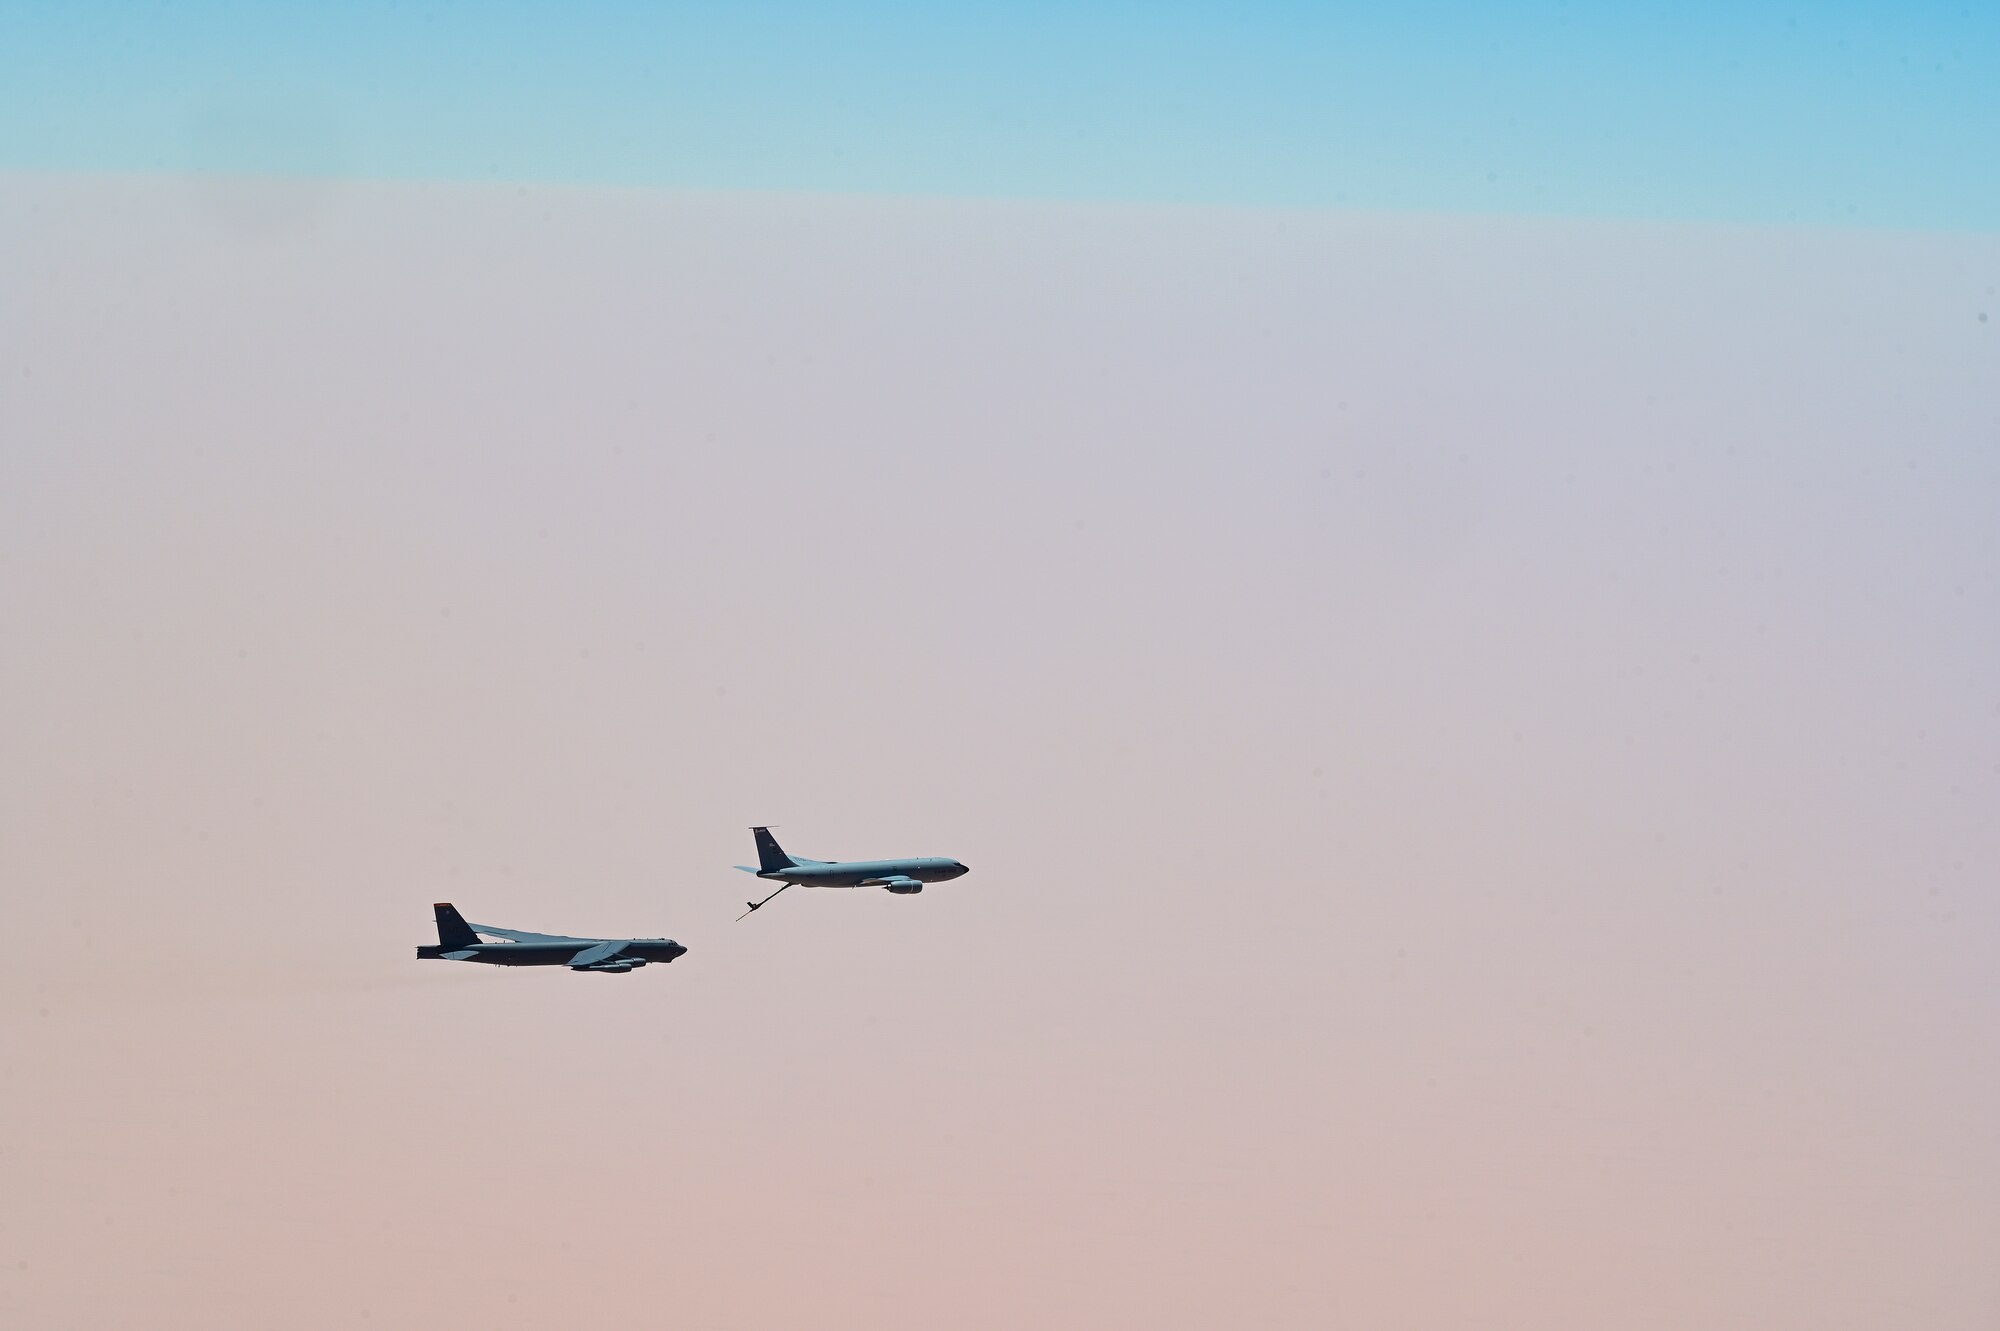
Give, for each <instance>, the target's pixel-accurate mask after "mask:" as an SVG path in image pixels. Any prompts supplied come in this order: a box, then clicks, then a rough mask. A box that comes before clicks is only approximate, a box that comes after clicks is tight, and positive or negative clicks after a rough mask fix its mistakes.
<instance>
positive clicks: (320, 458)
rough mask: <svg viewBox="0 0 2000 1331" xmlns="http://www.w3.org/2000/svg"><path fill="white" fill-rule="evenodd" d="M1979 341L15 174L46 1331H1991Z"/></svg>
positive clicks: (1739, 284) (1273, 237)
mask: <svg viewBox="0 0 2000 1331" xmlns="http://www.w3.org/2000/svg"><path fill="white" fill-rule="evenodd" d="M1996 283H2000V238H1995V237H1992V236H1984V237H1982V236H1952V235H1944V234H1933V235H1921V234H1891V233H1882V232H1868V231H1849V232H1816V231H1806V230H1781V229H1750V228H1744V229H1732V228H1724V227H1694V226H1686V227H1668V226H1656V225H1643V224H1613V223H1580V222H1578V223H1572V222H1556V221H1532V220H1499V219H1478V218H1451V219H1446V218H1414V217H1399V216H1381V215H1378V216H1369V215H1314V214H1308V213H1278V212H1270V213H1259V212H1250V211H1243V212H1227V211H1214V212H1204V211H1195V210H1178V211H1177V210H1166V209H1149V208H1142V207H1129V208H1126V207H1111V206H1104V207H1096V206H1054V205H1029V204H997V203H991V204H990V203H940V202H923V201H888V200H876V201H858V200H843V199H835V198H805V197H794V196H784V195H771V196H763V197H758V196H739V197H721V196H715V197H705V196H689V195H675V194H666V193H644V192H616V191H585V190H560V189H545V188H528V189H516V188H514V187H511V186H504V187H503V186H495V187H473V186H352V185H340V186H335V185H321V184H314V183H309V182H308V183H295V184H289V185H277V184H263V185H252V184H241V183H237V184H219V183H210V184H205V185H196V184H190V183H188V182H186V181H178V180H173V179H167V178H161V179H150V180H139V179H131V180H121V179H83V178H57V177H31V176H16V177H12V178H5V179H0V900H4V904H5V907H6V910H5V924H6V928H7V930H8V932H9V934H10V936H11V943H10V946H9V947H8V954H9V962H8V965H7V967H6V968H5V969H4V971H0V996H4V1007H0V1037H4V1041H5V1043H4V1047H3V1048H4V1057H5V1068H6V1073H7V1075H6V1077H5V1080H4V1082H3V1083H0V1322H4V1323H5V1324H6V1325H8V1326H21V1327H35V1328H45V1327H46V1328H90V1329H95V1328H130V1327H147V1328H159V1329H160V1331H212V1329H214V1328H270V1327H278V1326H282V1327H287V1328H328V1329H329V1331H330V1329H332V1328H343V1329H346V1328H354V1327H357V1326H380V1327H434V1326H441V1325H460V1324H466V1325H481V1326H489V1327H503V1328H504V1327H529V1326H546V1325H549V1324H551V1323H552V1322H554V1321H558V1320H560V1321H579V1320H588V1321H592V1322H607V1323H609V1322H617V1321H626V1322H630V1323H632V1324H635V1325H674V1326H679V1327H689V1328H767V1327H769V1328H781V1327H782V1328H799V1327H814V1328H850V1327H851V1328H869V1329H871V1331H873V1329H881V1331H900V1329H902V1328H910V1329H915V1328H936V1327H960V1328H972V1329H975V1331H983V1329H986V1328H992V1329H994V1331H998V1329H1000V1328H1019V1327H1030V1326H1032V1327H1049V1328H1059V1329H1060V1328H1127V1327H1129V1328H1135V1329H1138V1328H1144V1329H1145V1331H1160V1329H1178V1328H1186V1329H1188V1331H1196V1329H1200V1331H1209V1329H1211V1328H1215V1327H1222V1326H1245V1327H1260V1328H1262V1327H1268V1328H1321V1327H1354V1328H1366V1329H1367V1331H1394V1329H1396V1328H1412V1329H1423V1331H1431V1329H1435V1331H1462V1329H1464V1328H1469V1327H1479V1328H1518V1329H1519V1331H1558V1329H1564V1328H1574V1329H1575V1331H1607V1329H1610V1328H1616V1331H1692V1329H1697V1328H1698V1329H1700V1331H1718V1329H1721V1328H1757V1329H1758V1331H1768V1329H1771V1328H1797V1329H1798V1331H1847V1329H1850V1328H1851V1329H1852V1331H1881V1329H1882V1328H1889V1327H1897V1328H1903V1327H1909V1328H1917V1327H1921V1328H1926V1329H1944V1331H1990V1328H1992V1327H1993V1326H1994V1325H1995V1324H1996V1323H2000V1126H1996V1125H2000V1049H1996V1045H1995V1041H1994V1031H1995V1030H1996V1028H2000V986H1996V983H1995V981H1994V978H1993V976H1994V970H1993V957H1994V954H1995V947H1996V944H2000V900H1996V897H1995V893H1994V884H1993V876H1992V875H1993V865H1994V863H1995V855H1996V851H2000V818H1996V811H1997V810H1996V797H2000V627H1996V626H1997V625H2000V617H1996V613H1995V608H1996V606H2000V534H1996V523H1995V519H1994V514H1995V512H1996V508H2000V391H1997V390H2000V297H1996V296H1995V294H1994V289H1995V284H1996ZM1982 314H1985V315H1987V316H1988V318H1987V319H1985V320H1982V319H1981V317H1980V316H1981V315H1982ZM760 822H771V823H775V824H778V825H779V832H780V835H781V837H782V838H783V839H784V841H785V843H786V845H787V846H788V847H789V848H791V849H793V850H796V851H798V852H799V853H802V854H807V855H814V856H820V857H843V856H873V855H882V854H897V853H912V854H941V855H955V856H958V857H960V858H963V859H964V860H966V861H967V862H968V863H969V864H971V865H972V866H973V869H974V872H973V874H972V876H971V877H969V878H966V879H964V880H963V881H961V882H958V883H953V884H949V885H944V886H941V887H938V888H934V889H932V890H930V891H926V892H925V893H924V894H923V895H922V896H921V897H914V898H896V897H891V896H888V895H887V894H883V893H875V892H854V893H833V892H821V893H805V892H793V893H788V894H787V895H786V896H785V897H784V898H783V899H782V900H780V901H779V902H778V903H777V904H776V906H774V908H773V909H772V910H770V911H768V912H765V913H762V914H760V915H758V916H757V917H755V918H754V919H753V920H749V921H745V922H744V923H743V924H741V925H736V924H732V923H731V918H732V916H733V915H734V914H736V913H737V911H738V910H740V909H741V907H740V902H741V901H742V900H743V898H744V896H745V892H746V889H747V887H748V886H750V884H749V883H748V881H747V880H746V879H745V878H743V876H742V875H739V874H736V873H733V872H732V871H731V870H730V869H729V867H728V866H729V865H730V864H733V863H740V862H743V861H744V860H745V859H746V858H748V857H749V855H750V853H751V852H750V846H749V837H748V833H747V832H746V831H745V830H744V829H745V828H746V827H747V826H748V825H749V824H751V823H760ZM434 900H453V901H456V902H458V903H459V904H460V905H461V906H462V907H463V908H464V910H465V911H466V913H467V914H468V915H469V916H471V917H472V918H474V919H481V920H490V921H494V922H498V923H502V924H513V925H519V926H522V927H525V928H531V929H544V930H558V931H564V932H575V933H600V932H601V933H613V934H624V933H642V934H667V935H670V936H672V937H674V938H677V939H679V940H680V941H681V942H683V943H685V944H686V945H687V946H688V947H689V948H690V951H689V953H688V955H687V956H686V957H684V958H683V959H681V960H680V961H677V962H675V963H674V964H673V965H672V966H671V967H666V968H651V969H648V970H646V971H643V972H641V973H639V974H637V975H635V976H632V977H628V978H625V979H617V980H613V979H606V978H603V977H597V976H571V975H567V974H560V973H548V972H523V973H518V974H515V973H493V972H489V971H485V970H480V969H476V968H472V967H452V966H446V965H442V964H435V963H419V962H417V961H415V960H414V959H413V949H414V948H415V946H416V945H417V944H419V943H422V942H425V941H428V940H431V939H432V938H433V937H434V936H433V934H432V931H431V924H430V917H429V905H430V903H431V902H432V901H434Z"/></svg>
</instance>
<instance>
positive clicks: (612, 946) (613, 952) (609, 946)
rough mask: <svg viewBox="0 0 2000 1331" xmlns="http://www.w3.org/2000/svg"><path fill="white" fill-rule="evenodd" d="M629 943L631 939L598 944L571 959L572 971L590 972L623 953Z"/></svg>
mask: <svg viewBox="0 0 2000 1331" xmlns="http://www.w3.org/2000/svg"><path fill="white" fill-rule="evenodd" d="M629 941H630V940H629V939H624V938H619V939H614V940H612V941H610V942H606V943H598V944H596V945H595V946H593V947H587V948H585V949H584V950H583V951H581V952H579V953H577V954H576V955H575V956H573V957H571V958H570V959H569V965H570V968H571V969H572V970H588V969H589V968H590V967H592V966H595V965H597V964H598V963H599V962H604V961H609V960H611V958H613V957H615V956H617V955H618V954H619V953H620V952H623V951H624V950H625V944H626V943H627V942H629Z"/></svg>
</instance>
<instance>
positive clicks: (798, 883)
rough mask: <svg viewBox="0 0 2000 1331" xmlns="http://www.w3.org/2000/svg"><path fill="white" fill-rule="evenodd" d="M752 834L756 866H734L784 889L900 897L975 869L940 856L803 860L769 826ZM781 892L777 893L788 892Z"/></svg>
mask: <svg viewBox="0 0 2000 1331" xmlns="http://www.w3.org/2000/svg"><path fill="white" fill-rule="evenodd" d="M750 831H751V834H752V835H754V836H755V837H756V838H757V867H756V868H754V869H753V868H751V867H750V866H749V865H747V864H739V865H736V866H735V867H736V868H738V869H741V870H742V871H743V872H744V873H754V874H756V875H757V876H758V877H759V878H762V879H765V880H767V881H769V882H774V883H783V884H784V885H785V887H880V888H884V889H886V890H888V891H890V892H895V893H897V894H899V895H905V896H906V895H908V894H910V893H913V892H921V891H923V890H924V884H925V883H943V882H948V881H949V880H951V879H953V878H963V877H964V876H965V875H966V874H969V873H971V872H972V870H970V869H968V868H966V867H965V866H964V865H963V864H960V863H959V862H958V861H957V860H948V859H942V858H937V857H931V858H925V859H915V860H844V861H843V860H802V859H800V858H799V857H798V856H796V855H787V854H785V852H784V848H783V847H781V846H780V845H778V842H777V839H776V838H775V837H773V836H772V835H771V829H770V828H768V827H753V828H751V829H750ZM785 887H781V888H779V889H778V892H782V891H784V890H785ZM778 892H773V893H772V894H771V896H769V897H765V898H764V901H747V902H745V903H744V904H745V905H746V906H748V907H750V910H746V911H744V912H743V915H738V916H737V917H736V918H737V919H739V920H740V919H742V918H743V916H744V915H748V914H749V913H750V911H751V910H758V909H761V908H762V907H763V905H764V902H765V901H769V900H771V898H772V897H775V896H777V895H778Z"/></svg>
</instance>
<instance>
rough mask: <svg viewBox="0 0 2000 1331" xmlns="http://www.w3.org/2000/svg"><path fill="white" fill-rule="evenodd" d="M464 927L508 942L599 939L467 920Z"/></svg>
mask: <svg viewBox="0 0 2000 1331" xmlns="http://www.w3.org/2000/svg"><path fill="white" fill-rule="evenodd" d="M465 927H466V928H468V929H470V930H472V932H474V933H476V934H492V935H493V936H494V937H495V938H504V939H506V940H507V941H508V942H510V943H576V944H578V945H579V946H581V945H582V944H585V943H595V942H598V941H600V940H598V939H595V938H571V937H570V936H569V935H568V934H532V933H529V932H528V931H527V930H526V929H499V928H495V927H494V926H493V925H490V924H472V923H470V922H468V923H467V924H466V926H465Z"/></svg>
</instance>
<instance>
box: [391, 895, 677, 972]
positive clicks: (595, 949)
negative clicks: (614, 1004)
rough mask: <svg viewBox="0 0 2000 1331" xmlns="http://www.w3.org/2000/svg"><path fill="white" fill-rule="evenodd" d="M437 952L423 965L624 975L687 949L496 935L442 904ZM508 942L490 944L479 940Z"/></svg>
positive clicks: (507, 932)
mask: <svg viewBox="0 0 2000 1331" xmlns="http://www.w3.org/2000/svg"><path fill="white" fill-rule="evenodd" d="M431 910H432V911H434V912H435V913H436V915H437V929H438V940H437V946H436V947H430V946H428V945H425V946H420V947H418V948H417V958H418V960H420V961H477V962H482V963H484V964H485V965H488V966H567V967H569V968H570V969H571V970H573V971H591V972H593V973H595V974H598V975H623V974H625V973H626V972H627V971H635V970H638V969H639V968H640V967H641V966H644V965H645V964H646V963H647V962H651V961H658V962H668V961H672V960H673V959H674V958H675V957H678V956H680V955H681V954H682V953H683V952H686V951H687V949H686V948H684V947H682V946H681V945H680V944H679V943H676V942H675V941H674V940H673V939H671V938H569V937H565V936H564V935H562V934H531V933H528V932H527V931H526V930H523V929H496V928H494V927H493V926H492V925H490V924H467V923H466V922H465V917H464V916H463V915H460V914H459V913H458V907H456V906H454V905H452V904H451V903H450V902H449V901H440V902H439V903H438V904H437V905H435V906H433V907H431ZM481 934H491V935H492V936H494V937H495V938H504V939H506V940H507V941H506V942H504V943H489V942H486V941H485V940H484V939H482V938H481V937H480V936H479V935H481Z"/></svg>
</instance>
